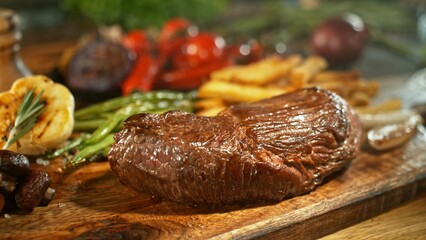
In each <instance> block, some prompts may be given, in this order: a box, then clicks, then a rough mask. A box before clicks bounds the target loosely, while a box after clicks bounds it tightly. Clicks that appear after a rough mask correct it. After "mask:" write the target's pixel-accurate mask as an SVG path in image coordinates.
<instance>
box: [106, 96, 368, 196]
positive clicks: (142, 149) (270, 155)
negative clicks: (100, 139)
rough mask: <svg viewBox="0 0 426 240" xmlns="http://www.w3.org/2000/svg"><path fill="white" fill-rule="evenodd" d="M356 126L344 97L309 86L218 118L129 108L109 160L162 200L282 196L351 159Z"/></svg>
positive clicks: (357, 139) (133, 184)
mask: <svg viewBox="0 0 426 240" xmlns="http://www.w3.org/2000/svg"><path fill="white" fill-rule="evenodd" d="M361 132H362V131H361V127H360V124H359V122H358V119H357V117H356V115H355V114H354V112H353V110H352V109H351V108H350V107H349V106H348V105H347V103H346V102H345V101H344V100H342V99H341V98H340V97H338V96H337V95H335V94H333V93H331V92H328V91H325V90H320V89H315V88H312V89H303V90H299V91H296V92H293V93H289V94H285V95H281V96H277V97H274V98H270V99H266V100H262V101H259V102H255V103H243V104H237V105H234V106H231V107H230V108H228V109H226V110H225V111H223V112H221V113H220V114H219V115H218V116H216V117H202V116H197V115H194V114H190V113H184V112H180V111H170V112H167V113H165V114H161V115H157V114H138V115H134V116H132V117H130V118H128V119H127V120H126V121H125V123H124V129H123V130H122V131H120V132H119V133H117V134H116V136H115V143H114V144H113V146H112V148H111V151H110V153H109V155H108V159H109V162H110V165H111V169H112V172H113V173H114V174H115V175H116V176H117V177H118V178H119V180H120V181H121V182H122V183H123V184H124V185H126V186H128V187H130V188H133V189H135V190H136V191H139V192H144V193H148V194H151V195H152V196H154V197H159V198H163V199H166V200H171V201H175V202H186V203H195V204H200V203H208V204H221V203H238V202H259V201H270V200H273V201H279V200H282V199H284V198H287V197H291V196H295V195H299V194H303V193H306V192H309V191H311V190H313V189H314V188H315V187H316V186H317V185H319V184H320V183H321V182H322V181H323V178H324V177H326V176H328V175H330V174H331V173H333V172H336V171H338V170H340V169H342V168H343V167H344V166H346V165H347V164H349V163H350V161H351V160H352V159H354V158H355V156H356V153H357V151H358V150H359V146H360V143H361V136H360V135H361Z"/></svg>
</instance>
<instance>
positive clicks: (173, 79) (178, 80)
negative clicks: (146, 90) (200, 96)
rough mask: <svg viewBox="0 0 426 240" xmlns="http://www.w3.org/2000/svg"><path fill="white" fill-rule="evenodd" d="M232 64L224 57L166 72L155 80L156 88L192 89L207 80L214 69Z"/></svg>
mask: <svg viewBox="0 0 426 240" xmlns="http://www.w3.org/2000/svg"><path fill="white" fill-rule="evenodd" d="M229 65H231V61H229V60H228V59H223V60H220V61H214V62H211V63H206V64H203V65H200V66H198V67H195V68H186V69H182V70H174V71H171V72H166V73H164V74H162V75H160V77H159V78H158V80H157V81H156V82H155V89H173V90H190V89H195V88H197V87H199V86H200V85H201V84H202V83H203V81H205V80H207V79H208V77H209V75H210V73H211V72H212V71H215V70H218V69H221V68H224V67H227V66H229Z"/></svg>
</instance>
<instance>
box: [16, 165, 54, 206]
mask: <svg viewBox="0 0 426 240" xmlns="http://www.w3.org/2000/svg"><path fill="white" fill-rule="evenodd" d="M49 185H50V180H49V175H48V174H47V173H46V172H44V171H42V170H39V169H31V170H30V172H29V174H28V175H27V176H26V177H25V179H24V180H23V181H21V182H20V183H19V184H18V187H17V193H16V195H15V200H16V205H17V206H18V207H19V208H22V209H26V210H32V209H34V208H35V207H36V206H37V205H39V203H40V202H41V200H42V199H43V197H44V195H45V193H46V191H47V189H48V188H49Z"/></svg>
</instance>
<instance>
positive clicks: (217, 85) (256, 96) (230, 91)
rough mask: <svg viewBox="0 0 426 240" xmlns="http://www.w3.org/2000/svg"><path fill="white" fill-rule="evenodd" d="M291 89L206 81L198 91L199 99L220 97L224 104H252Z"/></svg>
mask: <svg viewBox="0 0 426 240" xmlns="http://www.w3.org/2000/svg"><path fill="white" fill-rule="evenodd" d="M292 90H293V88H291V87H288V88H278V87H260V86H256V85H248V84H245V85H244V84H237V83H231V82H222V81H214V80H213V81H208V82H206V83H205V84H203V85H202V86H201V87H200V89H199V91H198V96H199V97H200V98H215V97H217V96H220V97H221V98H222V99H223V100H224V101H226V102H231V103H234V102H252V101H258V100H261V99H264V98H269V97H273V96H277V95H280V94H284V93H287V92H290V91H292Z"/></svg>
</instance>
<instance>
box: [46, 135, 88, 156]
mask: <svg viewBox="0 0 426 240" xmlns="http://www.w3.org/2000/svg"><path fill="white" fill-rule="evenodd" d="M88 136H89V134H86V133H84V134H81V135H80V136H79V137H78V138H76V139H74V140H72V141H70V142H69V143H68V144H66V145H65V146H63V147H61V148H59V149H57V150H56V151H54V152H53V153H50V154H48V155H47V156H46V157H47V158H48V159H53V158H55V157H59V156H61V155H63V154H65V153H66V152H68V151H70V150H71V149H73V148H77V147H78V146H80V145H81V144H82V143H83V142H84V140H85V139H86V138H87V137H88Z"/></svg>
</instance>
